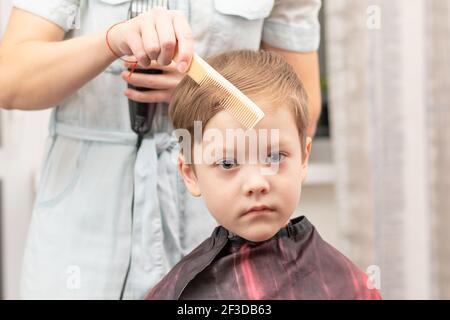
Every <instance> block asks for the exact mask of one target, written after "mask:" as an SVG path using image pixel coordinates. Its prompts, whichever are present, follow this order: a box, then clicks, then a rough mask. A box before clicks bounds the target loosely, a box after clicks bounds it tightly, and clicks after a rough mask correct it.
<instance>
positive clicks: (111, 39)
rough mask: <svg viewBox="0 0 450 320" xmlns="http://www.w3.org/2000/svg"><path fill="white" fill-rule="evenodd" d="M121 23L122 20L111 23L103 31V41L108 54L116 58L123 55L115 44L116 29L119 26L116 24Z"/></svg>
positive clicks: (117, 29)
mask: <svg viewBox="0 0 450 320" xmlns="http://www.w3.org/2000/svg"><path fill="white" fill-rule="evenodd" d="M121 23H123V22H119V23H116V24H113V25H112V26H110V27H108V29H107V30H106V32H105V42H106V46H107V48H108V51H109V53H110V56H111V57H114V58H116V59H120V58H121V57H123V54H122V52H121V50H120V49H119V46H118V45H117V38H118V31H119V28H120V26H118V25H119V24H121Z"/></svg>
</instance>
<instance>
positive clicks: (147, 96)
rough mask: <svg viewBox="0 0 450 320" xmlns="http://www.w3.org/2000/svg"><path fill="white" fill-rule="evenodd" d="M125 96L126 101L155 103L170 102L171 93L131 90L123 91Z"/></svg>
mask: <svg viewBox="0 0 450 320" xmlns="http://www.w3.org/2000/svg"><path fill="white" fill-rule="evenodd" d="M124 94H125V96H126V97H128V99H130V100H133V101H136V102H144V103H157V102H170V97H171V95H172V91H170V90H151V91H137V90H133V89H127V90H125V93H124Z"/></svg>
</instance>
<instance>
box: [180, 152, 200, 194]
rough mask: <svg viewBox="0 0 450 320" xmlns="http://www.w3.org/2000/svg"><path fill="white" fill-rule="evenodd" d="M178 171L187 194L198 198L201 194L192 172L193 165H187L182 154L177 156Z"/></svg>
mask: <svg viewBox="0 0 450 320" xmlns="http://www.w3.org/2000/svg"><path fill="white" fill-rule="evenodd" d="M178 171H179V172H180V174H181V177H182V178H183V180H184V184H185V185H186V188H187V189H188V191H189V193H190V194H192V195H193V196H194V197H200V196H201V195H202V193H201V192H200V188H199V186H198V181H197V176H196V175H195V171H194V164H187V163H186V161H185V159H184V156H183V155H182V154H179V155H178Z"/></svg>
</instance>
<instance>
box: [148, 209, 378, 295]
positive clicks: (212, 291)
mask: <svg viewBox="0 0 450 320" xmlns="http://www.w3.org/2000/svg"><path fill="white" fill-rule="evenodd" d="M370 288H372V286H370V283H369V281H368V277H367V275H366V274H365V273H364V272H362V271H361V270H360V269H359V268H358V267H356V266H355V264H353V263H352V262H351V261H350V260H349V259H348V258H346V257H345V256H344V255H343V254H341V253H340V252H339V251H338V250H336V249H335V248H334V247H332V246H331V245H330V244H328V243H327V242H325V241H324V240H323V239H322V238H321V236H320V235H319V233H318V232H317V230H316V229H315V227H314V226H313V225H312V224H311V223H310V222H309V221H308V219H306V217H303V216H302V217H298V218H295V219H292V220H291V221H290V222H289V224H288V225H287V226H286V227H284V228H282V229H281V230H280V231H279V232H278V233H277V234H276V235H275V236H274V237H272V238H271V239H269V240H266V241H263V242H259V243H254V242H251V241H248V240H245V239H243V238H241V237H239V236H236V235H232V234H231V233H230V232H228V231H227V230H226V229H225V228H223V227H221V226H219V227H216V228H215V229H214V232H213V233H212V235H211V236H210V237H209V238H208V239H206V240H205V241H204V242H203V243H201V244H200V245H199V246H198V247H197V248H195V249H194V250H193V251H192V252H191V253H189V254H188V255H187V256H186V257H184V258H183V259H182V260H181V261H180V262H179V263H178V264H177V265H175V267H174V268H173V269H172V270H171V271H170V272H169V273H168V274H167V275H166V276H165V277H164V278H163V279H162V280H161V281H160V282H159V283H158V284H157V285H156V286H155V287H154V288H153V289H152V290H151V291H150V292H149V293H148V294H147V296H146V299H268V300H271V299H381V296H380V294H379V292H378V290H377V289H370Z"/></svg>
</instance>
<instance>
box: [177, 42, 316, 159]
mask: <svg viewBox="0 0 450 320" xmlns="http://www.w3.org/2000/svg"><path fill="white" fill-rule="evenodd" d="M207 61H208V63H209V64H210V65H211V66H212V67H213V68H214V69H216V70H217V71H218V72H219V73H220V74H222V75H223V76H224V77H225V78H226V79H227V80H228V81H230V82H231V83H232V84H233V85H235V86H236V87H237V88H238V89H239V90H241V91H242V92H243V93H244V94H245V95H247V96H248V97H249V98H250V99H252V100H253V101H255V100H256V99H258V98H259V99H264V101H266V103H270V104H272V107H271V108H270V109H269V108H267V107H266V108H263V111H264V112H265V113H267V112H271V111H272V110H273V111H276V109H277V108H279V107H289V108H290V109H291V111H292V113H293V115H294V118H295V120H296V123H297V128H298V133H299V137H300V142H301V146H302V151H304V150H305V144H306V135H307V133H306V131H307V128H308V122H309V121H308V120H309V116H308V102H307V95H306V92H305V90H304V88H303V85H302V83H301V81H300V80H299V79H298V76H297V74H296V73H295V71H294V70H293V68H292V67H291V66H290V65H289V64H288V63H287V62H286V61H285V60H284V59H283V58H282V57H281V56H279V55H278V54H275V53H272V52H269V51H250V50H239V51H231V52H227V53H223V54H219V55H216V56H213V57H211V58H209V59H208V60H207ZM222 99H223V95H222V94H221V93H220V92H219V91H218V90H216V88H215V87H214V86H212V85H203V86H199V85H197V84H196V83H195V82H194V80H192V79H191V78H190V77H188V76H186V77H185V78H184V79H183V80H182V81H181V82H180V83H179V84H178V87H177V88H176V90H175V93H174V95H173V96H172V100H171V103H170V106H169V115H170V118H171V120H172V123H173V126H174V129H187V130H188V131H189V133H190V134H191V137H194V121H201V122H202V129H204V128H205V126H206V124H207V122H208V121H209V120H210V119H211V118H212V117H213V116H214V115H215V114H217V113H218V112H220V111H222V110H223V108H222V107H221V106H220V102H221V100H222ZM260 107H261V106H260Z"/></svg>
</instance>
